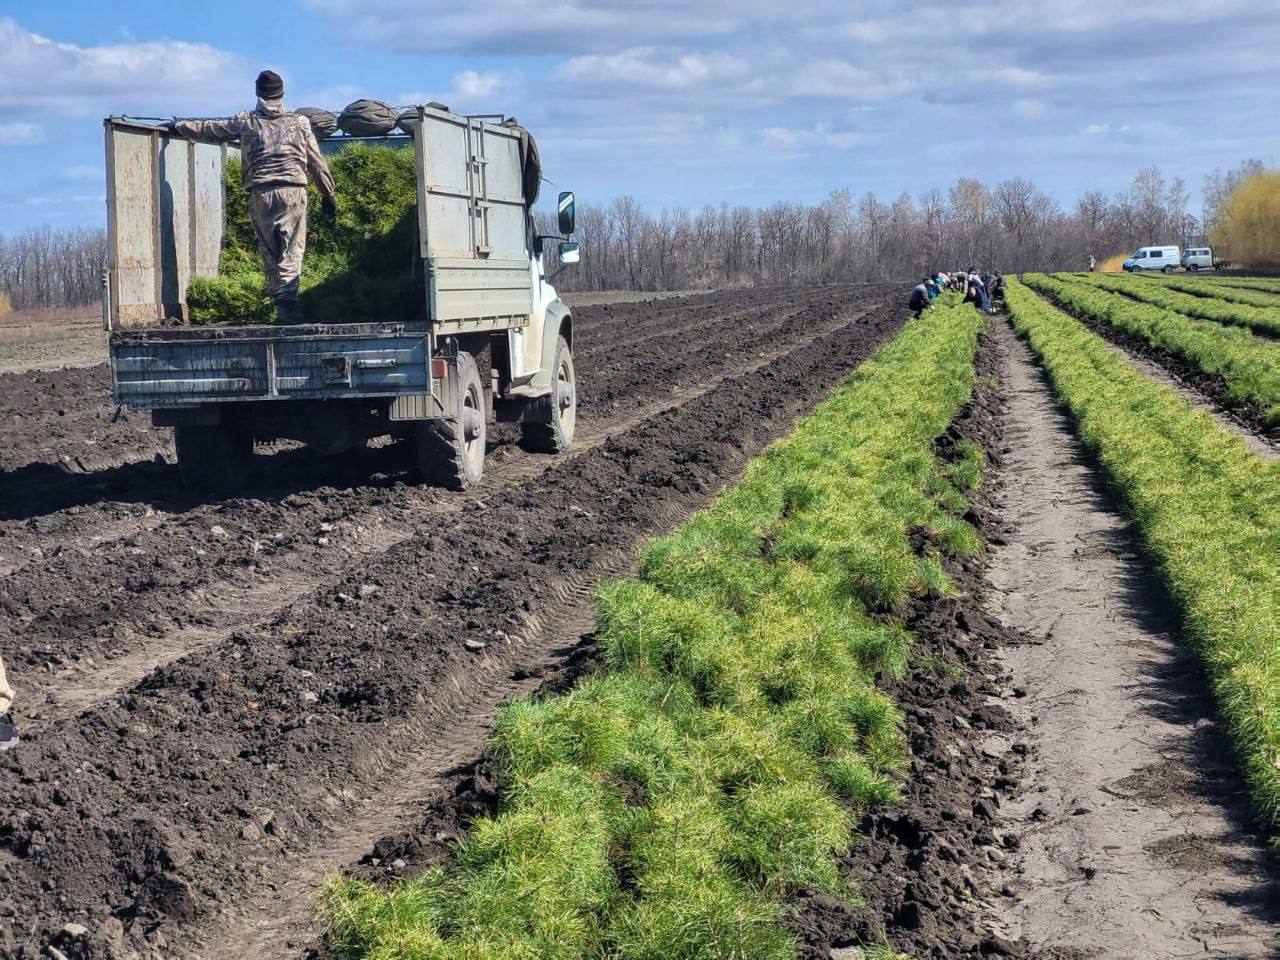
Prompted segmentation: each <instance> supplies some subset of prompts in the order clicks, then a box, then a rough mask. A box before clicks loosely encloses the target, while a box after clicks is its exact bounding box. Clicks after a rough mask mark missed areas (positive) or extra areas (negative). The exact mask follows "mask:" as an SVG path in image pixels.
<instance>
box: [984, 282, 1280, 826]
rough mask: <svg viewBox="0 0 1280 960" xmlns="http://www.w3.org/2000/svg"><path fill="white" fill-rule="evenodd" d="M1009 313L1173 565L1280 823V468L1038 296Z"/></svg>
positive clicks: (1234, 730)
mask: <svg viewBox="0 0 1280 960" xmlns="http://www.w3.org/2000/svg"><path fill="white" fill-rule="evenodd" d="M1008 303H1009V309H1010V312H1011V313H1012V315H1013V321H1014V324H1015V326H1016V327H1017V329H1018V331H1019V332H1020V333H1022V334H1024V335H1025V336H1026V337H1027V339H1028V340H1029V341H1030V343H1031V347H1032V349H1033V350H1034V351H1035V353H1036V355H1037V356H1038V357H1039V358H1040V361H1041V362H1042V363H1043V364H1044V366H1045V367H1046V369H1047V370H1048V372H1049V376H1050V378H1051V380H1052V382H1053V387H1054V390H1055V391H1056V393H1057V394H1058V396H1059V398H1060V399H1061V400H1062V401H1063V402H1064V403H1065V404H1066V405H1067V407H1068V408H1069V409H1070V411H1071V414H1072V416H1073V417H1074V418H1075V420H1076V424H1077V427H1078V429H1079V431H1080V435H1081V437H1082V438H1083V439H1084V442H1085V443H1086V445H1087V446H1088V447H1089V449H1090V450H1091V451H1092V452H1093V454H1094V455H1095V456H1096V457H1097V458H1098V461H1099V462H1100V463H1101V465H1102V467H1103V469H1104V470H1105V473H1106V476H1107V478H1108V480H1109V482H1110V484H1111V485H1112V487H1113V488H1114V489H1115V490H1116V491H1117V493H1118V495H1119V497H1120V498H1121V500H1122V502H1123V503H1124V505H1125V507H1126V509H1127V511H1128V513H1129V516H1130V518H1131V521H1132V523H1133V525H1134V526H1135V527H1136V528H1137V530H1138V532H1139V533H1140V535H1141V537H1142V540H1143V543H1144V544H1145V547H1146V550H1147V551H1148V553H1149V554H1150V555H1151V556H1152V557H1153V558H1154V560H1155V561H1156V563H1157V565H1158V566H1159V569H1160V571H1161V573H1162V574H1163V577H1164V579H1165V581H1166V582H1167V584H1168V586H1169V589H1170V591H1171V592H1172V595H1173V597H1174V598H1175V600H1176V601H1177V603H1178V605H1179V607H1180V609H1181V611H1182V614H1183V617H1184V622H1185V628H1186V631H1187V634H1188V636H1189V637H1190V639H1191V640H1192V641H1193V642H1194V643H1195V644H1196V645H1197V647H1198V649H1199V650H1200V652H1201V654H1202V656H1203V660H1204V663H1205V664H1206V666H1207V670H1208V674H1209V677H1210V679H1211V682H1212V684H1213V689H1214V693H1215V694H1216V696H1217V702H1218V704H1219V707H1220V710H1221V712H1222V714H1223V716H1224V717H1225V718H1226V720H1227V724H1228V726H1229V728H1230V731H1231V735H1232V738H1233V740H1234V742H1235V745H1236V748H1237V750H1238V752H1239V755H1240V758H1241V761H1242V764H1243V766H1244V768H1245V771H1246V773H1247V776H1248V779H1249V783H1250V785H1251V787H1252V790H1253V795H1254V797H1255V798H1256V801H1257V806H1258V808H1259V810H1260V811H1261V812H1262V814H1263V815H1264V816H1265V818H1266V819H1267V821H1268V823H1269V824H1270V825H1272V826H1275V825H1277V824H1280V464H1277V463H1271V462H1267V461H1265V460H1263V459H1262V458H1260V457H1258V456H1257V455H1255V454H1254V453H1252V452H1250V451H1249V449H1248V448H1247V447H1246V446H1245V444H1244V442H1243V441H1242V440H1241V439H1240V438H1239V437H1237V436H1236V435H1234V434H1232V433H1230V432H1229V431H1227V430H1225V429H1223V428H1222V427H1221V426H1220V425H1219V424H1218V423H1217V422H1216V421H1215V420H1214V419H1213V418H1212V417H1211V416H1209V415H1208V414H1205V413H1203V412H1200V411H1197V410H1195V409H1193V408H1192V407H1191V406H1190V405H1189V404H1188V403H1187V402H1186V401H1185V400H1183V399H1182V398H1181V397H1179V396H1178V395H1177V394H1176V393H1174V392H1173V391H1172V390H1170V389H1169V388H1168V387H1165V386H1162V385H1160V384H1157V383H1155V382H1154V381H1152V380H1150V379H1148V378H1147V377H1145V376H1143V375H1142V374H1141V373H1140V372H1139V371H1138V370H1137V369H1136V368H1135V367H1134V366H1133V365H1132V364H1131V363H1129V362H1128V361H1127V360H1125V359H1124V358H1123V357H1122V356H1120V355H1119V354H1117V353H1116V352H1115V351H1113V350H1111V349H1109V348H1108V346H1107V345H1106V343H1105V342H1104V341H1102V340H1101V339H1100V338H1098V337H1096V336H1094V335H1093V334H1092V333H1090V332H1089V331H1088V330H1087V329H1085V327H1084V326H1083V325H1081V324H1080V323H1078V322H1077V321H1075V320H1073V319H1072V318H1071V317H1069V316H1067V315H1066V314H1064V313H1063V312H1062V311H1060V310H1057V309H1055V308H1054V307H1053V306H1051V305H1050V304H1049V303H1047V302H1046V301H1045V300H1044V299H1042V298H1041V297H1039V296H1037V295H1036V294H1035V293H1033V292H1032V291H1030V290H1028V289H1027V288H1026V287H1025V286H1022V285H1021V284H1017V283H1015V284H1011V285H1010V289H1009V292H1008Z"/></svg>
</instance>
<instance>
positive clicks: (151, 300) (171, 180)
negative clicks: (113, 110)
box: [106, 119, 234, 327]
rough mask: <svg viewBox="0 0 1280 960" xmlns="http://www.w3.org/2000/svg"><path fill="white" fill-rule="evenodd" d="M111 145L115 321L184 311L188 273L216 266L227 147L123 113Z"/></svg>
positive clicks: (129, 323) (109, 126)
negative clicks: (180, 134)
mask: <svg viewBox="0 0 1280 960" xmlns="http://www.w3.org/2000/svg"><path fill="white" fill-rule="evenodd" d="M106 147H107V227H108V230H107V234H108V238H107V242H108V270H109V271H110V284H111V288H110V290H111V298H110V299H111V310H112V318H111V321H112V325H113V326H116V327H135V326H142V325H146V324H149V323H154V322H156V321H158V320H163V319H165V318H167V317H185V314H186V306H185V304H186V296H187V284H188V282H189V281H190V279H191V278H192V277H193V276H216V275H217V272H218V256H219V253H220V251H221V249H222V235H223V191H222V168H223V156H224V154H225V151H224V149H223V148H222V147H219V146H215V145H210V144H197V143H191V142H189V141H187V140H185V139H184V138H181V137H175V136H172V135H171V134H170V133H169V132H168V131H167V130H164V129H163V128H159V127H154V126H149V125H146V124H138V123H133V122H130V121H126V120H119V119H109V120H107V122H106ZM233 152H234V151H233Z"/></svg>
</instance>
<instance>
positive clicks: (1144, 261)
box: [1124, 247, 1179, 273]
mask: <svg viewBox="0 0 1280 960" xmlns="http://www.w3.org/2000/svg"><path fill="white" fill-rule="evenodd" d="M1178 266H1179V260H1178V248H1177V247H1139V248H1138V249H1137V250H1135V251H1134V252H1133V256H1131V257H1130V258H1129V259H1128V260H1126V261H1125V262H1124V269H1125V270H1127V271H1129V272H1130V273H1141V272H1142V271H1143V270H1163V271H1164V272H1165V273H1173V271H1174V270H1176V269H1178Z"/></svg>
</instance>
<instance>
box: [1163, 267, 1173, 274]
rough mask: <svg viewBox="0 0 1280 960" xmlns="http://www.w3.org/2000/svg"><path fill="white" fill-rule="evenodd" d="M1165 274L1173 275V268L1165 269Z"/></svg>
mask: <svg viewBox="0 0 1280 960" xmlns="http://www.w3.org/2000/svg"><path fill="white" fill-rule="evenodd" d="M1164 272H1165V273H1173V267H1165V268H1164Z"/></svg>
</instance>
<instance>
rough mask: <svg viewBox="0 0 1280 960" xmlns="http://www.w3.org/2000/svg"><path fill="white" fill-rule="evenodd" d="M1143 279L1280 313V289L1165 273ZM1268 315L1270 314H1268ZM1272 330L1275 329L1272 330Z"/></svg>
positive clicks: (1184, 291) (1198, 295) (1170, 287)
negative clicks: (1170, 275) (1273, 291)
mask: <svg viewBox="0 0 1280 960" xmlns="http://www.w3.org/2000/svg"><path fill="white" fill-rule="evenodd" d="M1143 279H1149V280H1151V281H1152V282H1153V283H1157V284H1160V285H1161V286H1165V287H1168V288H1169V289H1170V290H1177V291H1179V292H1180V293H1189V294H1191V295H1192V296H1196V297H1209V298H1212V299H1216V300H1225V301H1227V302H1228V303H1238V304H1244V305H1246V306H1250V307H1259V308H1261V309H1264V310H1274V311H1276V315H1280V291H1277V292H1276V293H1268V292H1266V291H1264V290H1255V289H1252V288H1251V287H1233V286H1229V285H1226V284H1222V283H1218V282H1217V281H1216V280H1213V279H1211V278H1209V277H1191V276H1182V277H1180V276H1176V275H1175V276H1172V277H1166V276H1163V275H1156V276H1151V277H1149V278H1148V277H1144V278H1143ZM1197 316H1198V314H1197ZM1268 316H1270V314H1268ZM1210 319H1214V318H1210ZM1256 329H1264V328H1256ZM1272 332H1275V331H1274V330H1272Z"/></svg>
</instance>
